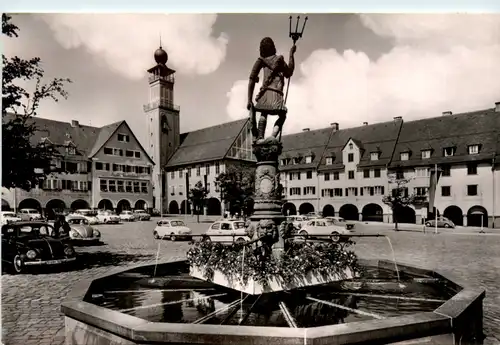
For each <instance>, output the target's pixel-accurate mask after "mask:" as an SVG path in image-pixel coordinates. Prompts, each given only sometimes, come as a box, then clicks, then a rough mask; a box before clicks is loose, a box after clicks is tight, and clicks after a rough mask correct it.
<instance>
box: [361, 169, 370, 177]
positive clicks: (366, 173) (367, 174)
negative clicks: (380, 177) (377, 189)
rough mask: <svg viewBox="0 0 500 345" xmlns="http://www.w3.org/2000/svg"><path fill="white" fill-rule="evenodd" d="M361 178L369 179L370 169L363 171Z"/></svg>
mask: <svg viewBox="0 0 500 345" xmlns="http://www.w3.org/2000/svg"><path fill="white" fill-rule="evenodd" d="M363 177H364V178H370V169H365V170H363Z"/></svg>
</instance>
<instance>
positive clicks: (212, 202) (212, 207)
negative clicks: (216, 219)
mask: <svg viewBox="0 0 500 345" xmlns="http://www.w3.org/2000/svg"><path fill="white" fill-rule="evenodd" d="M220 211H221V207H220V201H219V199H217V198H210V199H208V200H207V216H220Z"/></svg>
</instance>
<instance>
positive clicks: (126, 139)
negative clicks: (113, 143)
mask: <svg viewBox="0 0 500 345" xmlns="http://www.w3.org/2000/svg"><path fill="white" fill-rule="evenodd" d="M118 141H121V142H122V143H128V142H130V136H129V135H127V134H120V133H118Z"/></svg>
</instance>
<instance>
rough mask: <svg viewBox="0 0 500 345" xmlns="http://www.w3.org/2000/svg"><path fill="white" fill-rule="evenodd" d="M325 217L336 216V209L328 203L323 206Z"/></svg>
mask: <svg viewBox="0 0 500 345" xmlns="http://www.w3.org/2000/svg"><path fill="white" fill-rule="evenodd" d="M323 217H335V209H334V208H333V206H332V205H330V204H328V205H325V206H324V207H323Z"/></svg>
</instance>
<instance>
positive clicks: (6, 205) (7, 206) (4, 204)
mask: <svg viewBox="0 0 500 345" xmlns="http://www.w3.org/2000/svg"><path fill="white" fill-rule="evenodd" d="M2 211H10V204H9V202H8V201H7V200H5V199H2Z"/></svg>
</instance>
